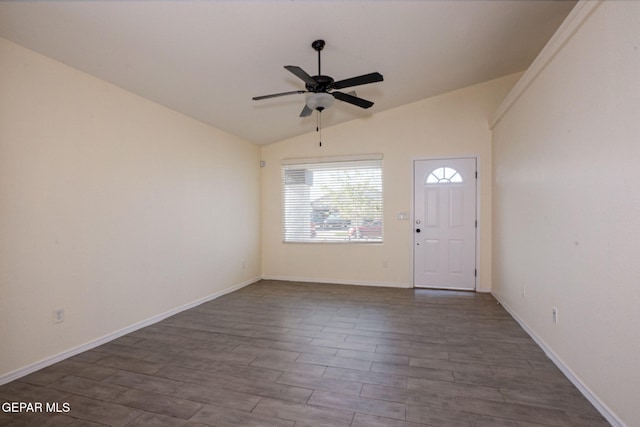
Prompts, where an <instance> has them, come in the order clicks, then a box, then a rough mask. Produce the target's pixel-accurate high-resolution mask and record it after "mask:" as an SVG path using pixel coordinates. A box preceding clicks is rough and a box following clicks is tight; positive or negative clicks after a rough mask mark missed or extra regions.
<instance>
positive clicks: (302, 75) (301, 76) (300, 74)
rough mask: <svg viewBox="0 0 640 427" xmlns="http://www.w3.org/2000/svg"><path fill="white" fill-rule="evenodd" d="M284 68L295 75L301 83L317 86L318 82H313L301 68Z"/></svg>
mask: <svg viewBox="0 0 640 427" xmlns="http://www.w3.org/2000/svg"><path fill="white" fill-rule="evenodd" d="M284 68H286V69H287V70H289V71H291V72H292V73H293V74H295V75H296V77H298V78H299V79H300V80H302V81H303V82H305V83H306V84H308V85H311V86H316V85H317V84H318V82H316V81H315V80H313V77H311V76H310V75H309V74H307V72H306V71H305V70H303V69H302V68H300V67H298V66H296V65H285V66H284Z"/></svg>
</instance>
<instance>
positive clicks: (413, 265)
mask: <svg viewBox="0 0 640 427" xmlns="http://www.w3.org/2000/svg"><path fill="white" fill-rule="evenodd" d="M448 159H453V160H457V159H475V161H476V171H477V172H478V178H477V179H476V221H478V226H477V227H476V276H475V285H474V288H473V290H472V291H468V290H467V291H468V292H479V291H478V288H479V287H480V286H479V284H480V278H481V277H482V269H481V264H480V248H481V245H480V243H481V240H482V239H481V236H482V215H481V209H480V207H481V206H482V203H481V191H480V189H481V188H482V185H481V184H482V168H481V166H482V165H481V161H480V154H468V155H455V156H436V157H413V158H412V159H411V198H410V200H411V203H410V214H409V221H410V225H411V287H412V288H414V289H430V288H427V287H423V286H416V256H415V247H416V240H415V239H416V233H414V232H413V227H414V225H415V196H416V188H415V186H416V162H418V161H422V160H448ZM434 289H435V288H434ZM450 290H455V289H452V288H450Z"/></svg>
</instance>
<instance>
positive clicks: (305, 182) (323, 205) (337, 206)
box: [282, 155, 383, 243]
mask: <svg viewBox="0 0 640 427" xmlns="http://www.w3.org/2000/svg"><path fill="white" fill-rule="evenodd" d="M382 175H383V174H382V156H381V155H369V156H360V157H343V158H327V159H300V160H285V161H283V164H282V194H283V209H282V224H283V230H282V233H283V240H284V242H317V243H381V242H382V241H383V209H382V201H383V191H382V190H383V187H382V178H383V176H382Z"/></svg>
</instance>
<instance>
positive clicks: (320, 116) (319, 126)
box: [316, 110, 322, 147]
mask: <svg viewBox="0 0 640 427" xmlns="http://www.w3.org/2000/svg"><path fill="white" fill-rule="evenodd" d="M317 122H318V123H317V125H316V132H318V140H319V141H320V143H319V145H320V147H322V111H320V110H318V118H317Z"/></svg>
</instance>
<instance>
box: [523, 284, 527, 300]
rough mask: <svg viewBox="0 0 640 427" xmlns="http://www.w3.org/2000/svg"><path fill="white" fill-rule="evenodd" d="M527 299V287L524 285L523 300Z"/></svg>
mask: <svg viewBox="0 0 640 427" xmlns="http://www.w3.org/2000/svg"><path fill="white" fill-rule="evenodd" d="M526 297H527V287H526V286H525V285H522V298H526Z"/></svg>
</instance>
